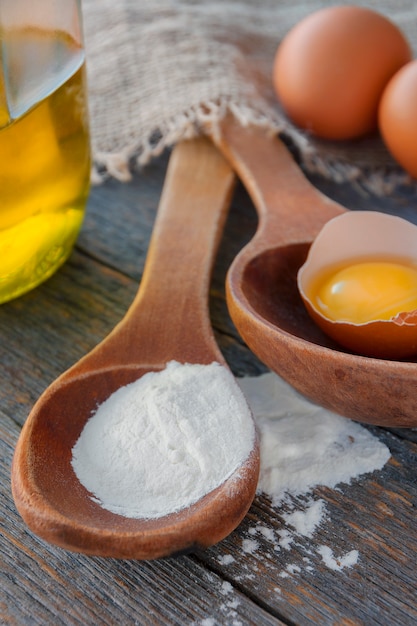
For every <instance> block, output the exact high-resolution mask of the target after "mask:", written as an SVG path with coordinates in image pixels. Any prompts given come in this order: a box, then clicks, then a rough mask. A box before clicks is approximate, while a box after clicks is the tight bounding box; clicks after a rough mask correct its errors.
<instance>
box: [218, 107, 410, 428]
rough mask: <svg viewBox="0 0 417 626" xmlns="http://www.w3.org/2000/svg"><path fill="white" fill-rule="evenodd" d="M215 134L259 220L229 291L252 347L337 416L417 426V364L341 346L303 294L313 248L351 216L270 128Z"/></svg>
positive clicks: (227, 125) (231, 126)
mask: <svg viewBox="0 0 417 626" xmlns="http://www.w3.org/2000/svg"><path fill="white" fill-rule="evenodd" d="M212 135H213V140H214V141H215V142H216V144H217V145H218V147H219V148H220V150H221V151H222V152H223V154H224V155H225V156H226V158H227V159H228V160H229V162H230V163H231V164H232V165H233V167H234V169H235V171H236V172H237V174H238V175H239V177H240V178H241V180H242V181H243V183H244V185H245V186H246V188H247V190H248V192H249V194H250V196H251V198H252V200H253V202H254V204H255V207H256V209H257V212H258V217H259V224H258V228H257V232H256V234H255V236H254V237H253V239H252V240H251V241H250V242H249V243H248V244H247V245H246V247H244V248H243V249H242V250H241V252H240V253H239V254H238V256H237V257H236V259H235V260H234V262H233V264H232V266H231V267H230V269H229V272H228V276H227V285H226V288H227V289H226V291H227V302H228V306H229V311H230V314H231V317H232V319H233V321H234V323H235V325H236V327H237V329H238V331H239V333H240V334H241V336H242V338H243V339H244V340H245V342H246V343H247V345H248V346H249V348H250V349H251V350H252V351H253V352H254V353H255V354H256V355H257V356H258V357H259V358H260V359H261V360H262V361H263V362H264V363H265V364H266V365H267V366H268V367H270V368H271V369H272V370H273V371H275V372H277V373H278V374H279V375H280V376H282V377H283V378H284V379H285V380H286V381H287V382H289V383H290V384H291V385H292V386H293V387H294V388H295V389H297V390H298V391H300V392H301V393H302V394H304V395H305V396H307V397H308V398H310V399H311V400H313V401H314V402H316V403H318V404H320V405H322V406H324V407H326V408H328V409H330V410H332V411H334V412H336V413H339V414H341V415H344V416H346V417H349V418H351V419H354V420H358V421H361V422H368V423H371V424H377V425H381V426H390V427H415V426H417V394H416V380H417V363H415V362H414V361H413V360H408V361H406V360H392V359H391V360H385V359H383V358H373V357H367V356H361V355H358V354H354V353H350V352H349V351H347V350H346V349H343V348H341V346H340V345H339V344H338V343H336V342H335V341H333V340H332V339H330V338H329V336H328V335H326V334H324V332H322V330H321V329H320V328H319V326H318V325H316V324H315V322H314V321H313V320H312V318H311V317H310V315H309V314H308V313H307V310H306V307H305V306H304V304H303V302H302V299H301V297H300V293H299V290H298V288H297V274H298V270H299V268H300V267H301V266H302V265H303V263H304V262H305V260H306V257H307V253H308V251H309V248H310V245H311V242H312V241H313V240H314V239H315V238H316V236H317V235H318V233H319V231H320V230H321V229H322V227H323V226H324V224H326V223H327V222H328V220H330V219H331V218H334V217H336V216H339V215H342V214H343V213H344V212H345V211H346V209H345V208H344V207H342V206H340V205H339V204H337V203H336V202H334V201H332V200H330V199H329V198H327V197H325V196H324V195H323V194H322V193H320V192H319V191H318V190H317V189H315V188H314V186H313V185H311V184H310V182H309V181H308V180H307V179H306V177H305V176H304V174H303V173H302V171H301V169H300V168H299V167H298V165H297V164H296V163H295V161H294V159H293V157H292V155H291V154H290V152H289V150H288V149H287V148H286V146H285V145H284V143H283V142H282V141H281V140H280V139H279V138H277V137H268V136H267V135H266V133H265V131H264V130H263V129H262V128H254V127H242V125H241V124H239V123H238V122H237V121H235V120H234V119H233V118H232V117H231V116H230V115H229V116H227V117H226V118H225V120H224V121H223V123H222V125H221V127H220V128H219V129H216V132H213V133H212ZM335 246H337V242H335Z"/></svg>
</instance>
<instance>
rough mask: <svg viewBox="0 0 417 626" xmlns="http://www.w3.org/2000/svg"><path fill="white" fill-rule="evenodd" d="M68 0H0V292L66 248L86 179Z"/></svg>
mask: <svg viewBox="0 0 417 626" xmlns="http://www.w3.org/2000/svg"><path fill="white" fill-rule="evenodd" d="M79 18H80V6H79V2H78V1H77V0H37V1H36V2H35V3H32V2H27V0H1V5H0V44H1V50H2V52H1V53H0V63H1V66H0V302H5V301H7V300H10V299H12V298H15V297H17V296H19V295H21V294H23V293H25V292H26V291H28V290H29V289H32V288H33V287H35V286H36V285H38V284H39V283H41V282H42V281H44V280H46V279H47V278H48V277H49V276H51V274H52V273H53V272H55V270H56V269H58V267H59V266H60V265H62V263H63V262H64V261H65V260H66V259H67V258H68V256H69V254H70V252H71V250H72V248H73V245H74V243H75V240H76V238H77V235H78V232H79V230H80V227H81V224H82V220H83V217H84V211H85V204H86V200H87V196H88V191H89V180H90V144H89V130H88V111H87V98H86V82H85V55H84V49H83V45H82V41H81V36H80V19H79Z"/></svg>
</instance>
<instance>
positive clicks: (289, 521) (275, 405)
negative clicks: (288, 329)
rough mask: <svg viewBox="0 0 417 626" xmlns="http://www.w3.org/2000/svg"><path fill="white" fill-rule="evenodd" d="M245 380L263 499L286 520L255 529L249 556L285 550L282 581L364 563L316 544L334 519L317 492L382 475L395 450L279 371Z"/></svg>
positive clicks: (248, 541)
mask: <svg viewBox="0 0 417 626" xmlns="http://www.w3.org/2000/svg"><path fill="white" fill-rule="evenodd" d="M238 382H239V385H240V387H241V389H242V391H243V393H244V394H245V396H246V398H247V400H248V403H249V405H250V407H251V409H252V412H253V414H254V417H255V421H256V424H257V427H258V430H259V435H260V449H261V471H260V478H259V483H258V493H264V494H266V495H267V496H268V497H269V498H270V499H271V501H272V504H273V505H274V506H276V507H279V511H277V515H278V517H280V518H281V520H282V526H281V527H278V528H275V527H274V528H272V527H269V526H265V525H263V524H260V523H257V524H255V525H253V526H251V527H250V528H249V531H248V533H249V536H248V537H245V538H244V539H242V544H241V549H242V553H243V554H244V555H247V556H249V555H256V553H257V551H258V549H260V548H261V547H262V549H263V550H265V541H266V542H267V543H268V544H269V545H270V546H271V551H272V556H271V558H273V555H275V554H277V553H280V552H282V551H285V552H284V553H285V555H286V558H285V559H284V562H285V566H284V569H283V570H282V571H281V572H280V573H279V577H280V578H281V579H285V578H290V577H291V578H294V577H296V576H297V575H300V574H302V573H305V572H313V571H314V569H315V566H316V565H317V564H318V563H320V564H324V565H325V566H326V567H328V568H329V569H331V570H333V571H340V570H343V569H344V568H351V567H353V566H354V565H356V563H357V562H358V560H359V559H360V555H359V552H358V551H357V550H356V549H354V548H352V549H351V550H348V551H347V552H345V553H343V554H334V550H333V549H332V548H331V547H330V546H328V545H323V544H322V543H321V542H318V541H314V538H315V535H316V533H317V531H318V530H319V528H323V526H324V524H325V523H326V521H329V512H328V510H327V507H326V502H325V501H324V500H323V499H314V497H313V495H312V492H313V489H314V488H315V487H318V486H325V487H329V488H339V485H341V484H349V483H350V482H351V481H352V480H353V479H355V478H358V477H359V476H361V475H363V474H367V473H369V472H373V471H375V470H380V469H382V467H383V466H384V465H385V463H386V462H387V461H388V460H389V458H390V452H389V449H388V448H387V446H386V445H384V444H383V443H381V442H380V441H379V440H378V439H377V438H376V437H374V436H373V435H372V434H371V433H370V432H369V431H368V430H367V429H365V428H364V427H363V426H361V425H360V424H358V423H356V422H353V421H351V420H349V419H346V418H344V417H340V416H338V415H336V414H334V413H331V412H329V411H327V410H325V409H323V408H322V407H319V406H317V405H315V404H313V403H311V402H310V401H309V400H307V399H306V398H304V397H303V396H301V395H300V394H298V393H297V392H296V391H295V390H294V389H293V388H292V387H291V386H290V385H288V384H287V383H286V382H285V381H283V380H282V379H281V378H279V377H278V376H277V375H276V374H274V373H267V374H263V375H262V376H259V377H256V378H254V377H246V378H242V379H238ZM320 536H321V537H322V536H323V533H322V534H321V535H320ZM257 538H259V539H262V541H258V539H257ZM302 538H304V540H302ZM305 539H311V540H312V541H310V542H309V543H306V541H305ZM300 550H301V552H302V554H303V555H304V556H303V557H302V558H300ZM292 555H293V558H292ZM233 560H234V559H233V558H230V557H229V558H228V555H223V556H222V557H221V561H220V562H221V563H222V564H224V565H228V564H231V563H232V562H233ZM292 561H293V562H292ZM266 566H268V563H266ZM274 567H275V565H274ZM253 569H254V565H253V564H251V569H250V571H248V577H251V576H253V577H255V576H256V571H253ZM255 569H256V566H255ZM277 593H279V588H277Z"/></svg>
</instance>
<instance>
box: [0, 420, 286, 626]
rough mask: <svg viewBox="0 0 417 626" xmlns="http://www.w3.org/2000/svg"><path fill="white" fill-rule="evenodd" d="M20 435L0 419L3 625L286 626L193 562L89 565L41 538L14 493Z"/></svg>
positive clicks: (0, 596)
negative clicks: (15, 453)
mask: <svg viewBox="0 0 417 626" xmlns="http://www.w3.org/2000/svg"><path fill="white" fill-rule="evenodd" d="M18 432H19V431H18V427H17V425H16V424H15V422H13V421H12V420H10V419H9V418H8V417H7V416H5V415H4V414H1V413H0V520H1V523H0V561H1V569H0V589H1V592H0V623H1V624H13V625H16V626H23V625H27V626H38V625H39V626H46V625H49V624H51V625H52V624H53V625H54V626H60V625H62V626H72V625H80V626H85V625H86V624H103V625H104V624H106V626H107V625H109V626H111V625H113V624H114V625H117V624H123V625H125V624H126V626H129V625H133V624H140V625H141V626H142V625H143V626H148V625H149V626H151V625H156V626H165V625H178V626H184V625H186V624H203V623H204V620H212V621H207V622H206V623H207V624H213V625H214V624H232V623H238V624H241V625H242V626H246V625H247V626H249V625H250V624H259V626H279V624H282V622H281V621H280V620H278V619H276V618H274V617H273V616H271V615H269V614H268V613H267V612H266V611H264V610H263V609H262V608H260V607H259V606H258V605H257V604H256V603H255V602H253V601H252V600H250V599H249V598H247V597H246V596H245V595H244V594H243V593H242V592H240V591H239V589H238V587H234V586H233V585H232V584H230V583H228V582H227V581H225V580H224V579H223V578H222V577H221V576H219V575H217V574H215V573H213V572H211V571H210V570H208V569H207V568H205V567H204V566H203V565H202V564H201V563H199V562H198V561H196V560H195V559H192V558H190V557H185V556H184V557H179V558H177V559H166V560H161V561H154V562H139V561H128V560H127V561H117V560H115V559H100V558H89V557H85V556H83V555H78V554H73V553H69V552H65V551H63V550H60V549H59V548H55V547H53V546H49V545H48V544H46V543H44V542H43V541H41V540H40V539H38V538H37V537H35V536H34V535H33V534H32V533H31V532H30V531H29V530H27V529H26V528H25V527H24V525H23V523H22V521H21V519H20V517H19V515H18V514H17V512H16V510H15V507H14V504H13V501H12V498H11V494H10V464H11V458H12V451H13V449H14V445H15V443H16V440H17V436H18Z"/></svg>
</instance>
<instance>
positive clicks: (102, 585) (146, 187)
mask: <svg viewBox="0 0 417 626" xmlns="http://www.w3.org/2000/svg"><path fill="white" fill-rule="evenodd" d="M167 158H168V157H167V155H164V156H163V157H161V158H160V159H159V160H157V161H156V162H154V163H153V164H151V165H150V166H148V167H147V168H145V169H144V170H143V171H142V172H140V173H138V174H137V175H136V176H135V177H134V180H133V181H132V182H131V183H128V184H121V183H118V182H116V181H114V180H109V181H107V182H106V183H105V184H103V185H102V186H100V187H95V188H93V190H92V192H91V199H90V202H89V206H88V212H87V217H86V221H85V223H84V226H83V230H82V233H81V235H80V237H79V241H78V244H77V247H76V249H75V251H74V253H73V254H72V256H71V258H70V260H69V261H68V262H67V263H66V265H65V266H64V267H63V268H62V269H61V270H60V271H59V272H58V273H57V274H56V275H55V276H53V277H52V278H51V279H50V280H49V281H48V282H47V283H45V284H44V285H42V286H41V287H39V288H38V289H36V290H35V291H33V292H32V293H29V294H27V295H26V296H24V297H22V298H20V299H18V300H16V301H14V302H11V303H9V304H5V305H3V306H2V307H0V363H1V369H0V380H1V384H0V396H1V404H0V478H1V482H0V488H1V495H2V498H1V501H0V512H1V513H0V520H1V540H0V558H1V572H0V623H1V624H17V625H22V624H28V625H32V624H33V625H36V624H40V625H49V624H51V625H52V624H53V625H54V626H58V625H60V624H63V625H72V624H82V625H86V624H94V625H95V624H97V625H101V624H103V625H107V624H109V625H112V624H123V625H130V624H132V625H133V624H141V625H148V624H149V625H150V624H156V625H159V624H160V625H164V624H178V625H179V626H187V625H191V624H195V625H197V624H198V625H201V626H215V625H218V624H221V625H223V624H224V625H228V626H229V625H230V626H232V625H236V626H238V625H239V626H240V625H242V626H244V625H247V624H255V625H260V626H261V625H267V624H269V625H272V624H288V625H305V624H320V625H328V624H329V625H330V624H332V625H333V624H337V625H341V624H344V625H353V624H363V625H365V626H371V625H373V624H381V625H383V626H387V625H394V626H395V625H398V626H405V625H407V624H410V625H411V624H416V623H417V608H416V602H415V600H416V588H417V569H416V566H415V563H416V561H417V545H416V543H417V542H416V539H417V537H416V503H417V482H416V453H417V432H416V431H413V430H404V431H390V430H386V429H381V428H373V427H372V428H370V430H371V431H372V433H373V434H374V435H376V436H377V437H378V438H379V439H380V440H381V441H383V442H384V443H385V444H386V445H387V446H388V447H389V449H390V451H391V454H392V457H391V459H390V461H389V462H388V463H387V465H386V466H385V467H384V468H383V469H382V470H381V471H378V472H375V473H374V474H367V475H365V476H362V477H361V478H360V479H358V480H354V481H352V483H351V484H350V485H347V486H342V487H341V488H340V489H337V490H330V489H326V488H317V489H316V490H315V492H314V494H315V496H317V497H319V498H321V499H323V500H324V501H325V502H326V507H327V511H328V519H327V520H326V524H324V525H323V526H322V527H320V528H319V529H318V530H317V532H316V533H315V534H314V537H313V538H311V539H309V538H308V537H298V538H297V540H296V541H294V542H293V543H292V544H291V548H290V549H287V550H286V549H283V548H281V549H277V545H276V543H275V542H274V539H273V538H274V536H275V537H276V536H278V535H279V533H280V532H281V536H283V534H282V533H284V535H285V529H286V525H285V519H284V517H283V513H284V511H283V510H280V509H274V508H272V507H271V504H270V502H269V501H268V498H267V497H266V496H258V497H257V498H256V499H255V502H254V503H253V506H252V507H251V509H250V511H249V513H248V515H247V516H246V518H245V519H244V521H243V522H242V524H241V525H240V526H239V528H238V529H237V530H236V531H235V532H233V533H232V534H231V535H230V536H229V537H228V538H227V539H226V540H224V541H223V542H221V543H220V544H219V545H217V546H215V547H213V548H211V549H209V550H207V551H205V552H201V553H197V554H190V555H188V556H181V557H178V558H172V559H166V560H161V561H152V562H137V561H133V560H130V561H129V560H127V561H117V560H113V559H103V558H91V557H86V556H84V555H78V554H73V553H69V552H66V551H63V550H61V549H58V548H55V547H53V546H50V545H48V544H46V543H45V542H43V541H41V540H40V539H38V538H37V537H36V536H34V535H33V534H32V533H31V532H30V531H29V530H28V529H27V528H26V526H25V525H24V524H23V522H22V520H21V518H20V516H19V515H18V513H17V512H16V509H15V506H14V502H13V499H12V496H11V490H10V467H11V461H12V455H13V450H14V446H15V444H16V441H17V438H18V435H19V431H20V428H21V426H22V424H23V423H24V421H25V419H26V416H27V414H28V412H29V410H30V408H31V406H32V404H33V403H34V402H35V400H36V399H37V398H38V396H39V395H40V394H41V392H42V391H43V390H44V389H45V387H46V386H47V385H48V384H49V383H50V382H52V381H53V379H54V378H55V377H56V376H58V375H59V374H60V373H61V372H62V371H63V370H65V369H67V368H68V367H69V366H70V365H71V364H73V363H74V362H75V361H76V360H78V359H79V358H80V357H81V356H82V355H84V354H85V353H86V352H87V351H88V350H90V349H91V348H93V347H94V346H95V345H96V344H97V343H98V342H99V341H100V340H101V339H102V338H104V337H105V335H106V334H107V333H108V332H109V331H110V330H111V329H112V328H113V326H114V325H115V324H116V323H117V322H118V320H119V319H120V318H121V317H122V316H123V315H124V313H125V312H126V310H127V308H128V306H129V304H130V302H131V300H132V298H133V296H134V294H135V292H136V290H137V287H138V283H139V281H140V278H141V274H142V270H143V266H144V261H145V256H146V252H147V244H148V240H149V236H150V232H151V229H152V224H153V220H154V216H155V211H156V208H157V205H158V200H159V195H160V192H161V188H162V184H163V179H164V173H165V169H166V164H167ZM314 182H315V183H316V184H318V185H319V186H321V187H322V189H324V190H325V191H327V192H328V193H330V194H332V195H333V196H334V197H336V198H337V199H339V200H340V201H341V202H342V203H344V204H346V205H347V206H351V207H354V206H356V207H357V208H368V207H369V206H371V204H372V206H374V207H375V208H379V209H380V210H387V211H395V212H397V213H399V214H400V215H403V216H405V217H408V218H410V219H411V220H412V221H416V219H417V204H416V199H417V198H416V197H415V195H414V193H411V194H410V193H404V194H403V195H401V194H398V195H397V196H396V197H395V198H385V199H380V200H375V199H371V198H369V197H368V198H367V197H365V196H362V195H361V194H358V193H356V192H355V191H354V190H353V189H352V188H351V187H350V186H348V185H342V186H334V185H329V184H327V183H325V182H324V181H322V180H319V179H315V181H314ZM255 227H256V215H255V212H254V209H253V207H252V205H251V202H250V200H249V199H248V198H247V196H246V193H245V191H244V190H243V189H242V188H241V187H240V186H238V187H237V190H236V194H235V197H234V201H233V205H232V208H231V211H230V215H229V220H228V223H227V226H226V231H225V234H224V238H223V241H222V244H221V249H220V252H219V255H218V261H217V264H216V267H215V271H214V276H213V282H212V289H211V300H210V306H211V315H212V322H213V326H214V328H215V332H216V337H217V339H218V342H219V345H220V346H221V348H222V350H223V352H224V354H225V357H226V359H227V361H228V362H229V364H230V366H231V368H232V370H233V372H234V373H235V374H236V375H244V374H246V375H256V374H258V373H260V372H263V371H265V368H264V366H263V365H262V364H261V363H259V362H258V361H257V359H256V358H255V357H254V356H253V355H252V354H251V353H250V352H249V351H248V349H247V348H246V347H245V345H244V344H243V343H242V341H241V340H240V339H239V337H238V334H237V332H236V330H235V329H234V327H233V324H232V323H231V321H230V319H229V316H228V313H227V308H226V304H225V298H224V278H225V272H226V269H227V267H228V265H229V263H230V262H231V260H232V259H233V256H234V255H235V253H236V252H237V251H238V250H239V249H240V247H241V246H242V245H243V244H244V243H245V242H246V241H247V240H248V239H249V238H250V237H251V236H252V234H253V232H254V230H255ZM416 392H417V381H416ZM314 544H327V545H331V546H332V550H333V552H334V554H335V555H338V554H339V555H342V554H345V553H346V552H348V551H349V550H350V549H351V548H352V547H355V548H356V549H357V550H358V551H359V555H360V557H359V560H358V562H357V563H356V565H355V566H354V567H350V568H344V569H341V570H339V571H337V570H334V569H331V568H329V567H328V566H327V565H326V564H325V562H324V561H323V560H322V559H321V558H320V557H319V555H318V554H317V551H316V550H315V545H314Z"/></svg>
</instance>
